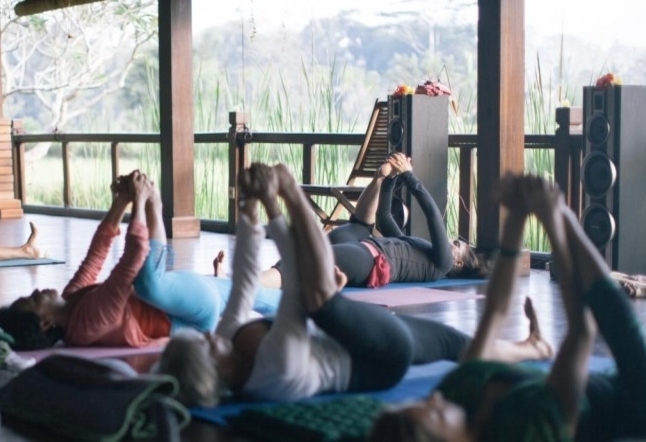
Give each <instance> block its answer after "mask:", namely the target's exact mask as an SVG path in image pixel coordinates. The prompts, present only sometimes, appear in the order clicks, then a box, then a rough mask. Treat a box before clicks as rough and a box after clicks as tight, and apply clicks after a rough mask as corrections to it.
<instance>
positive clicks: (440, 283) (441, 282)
mask: <svg viewBox="0 0 646 442" xmlns="http://www.w3.org/2000/svg"><path fill="white" fill-rule="evenodd" d="M486 283H487V280H486V279H452V278H442V279H438V280H437V281H433V282H391V283H390V284H386V285H384V286H381V287H379V288H376V289H369V288H366V287H344V288H343V290H342V291H341V293H343V294H345V295H351V294H352V293H357V292H363V291H366V290H394V289H406V288H411V287H428V288H436V289H439V288H443V287H458V286H465V285H480V284H486Z"/></svg>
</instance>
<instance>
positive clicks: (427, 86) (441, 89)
mask: <svg viewBox="0 0 646 442" xmlns="http://www.w3.org/2000/svg"><path fill="white" fill-rule="evenodd" d="M402 95H428V96H431V97H437V96H438V95H451V89H449V87H448V86H446V85H444V84H442V83H440V82H439V81H438V80H426V81H425V82H424V83H420V84H418V85H417V87H415V88H413V87H412V86H408V85H407V84H400V85H398V86H397V88H396V89H395V91H394V92H393V96H394V97H401V96H402Z"/></svg>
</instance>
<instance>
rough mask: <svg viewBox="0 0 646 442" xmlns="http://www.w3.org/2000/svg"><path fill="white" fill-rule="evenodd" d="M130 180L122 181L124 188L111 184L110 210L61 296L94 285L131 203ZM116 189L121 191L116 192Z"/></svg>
mask: <svg viewBox="0 0 646 442" xmlns="http://www.w3.org/2000/svg"><path fill="white" fill-rule="evenodd" d="M122 178H125V177H122ZM130 179H131V177H128V178H127V179H124V180H123V183H124V184H126V185H125V186H123V185H121V183H120V182H117V183H113V184H112V187H111V189H112V190H113V192H115V193H116V196H115V198H114V199H113V200H112V204H111V205H110V209H108V212H107V213H106V214H105V217H104V218H103V220H102V221H101V223H100V224H99V226H98V227H97V229H96V232H95V233H94V236H93V237H92V241H91V242H90V247H89V249H88V252H87V255H86V256H85V258H84V259H83V262H82V263H81V265H80V266H79V268H78V270H77V271H76V273H75V274H74V276H73V277H72V279H71V280H70V282H69V283H68V284H67V286H66V287H65V289H64V290H63V296H64V295H65V294H66V293H73V292H76V291H77V290H79V289H81V288H83V287H86V286H88V285H90V284H94V283H96V280H97V278H98V276H99V274H100V273H101V270H102V269H103V264H104V263H105V259H106V257H107V256H108V253H109V252H110V247H111V246H112V241H113V240H114V238H115V237H116V236H118V235H119V232H120V229H119V226H120V224H121V221H122V220H123V215H124V214H125V213H126V209H127V208H128V204H130V202H131V201H132V198H131V196H130V193H129V191H128V187H127V181H128V180H130ZM118 188H120V190H121V191H117V189H118Z"/></svg>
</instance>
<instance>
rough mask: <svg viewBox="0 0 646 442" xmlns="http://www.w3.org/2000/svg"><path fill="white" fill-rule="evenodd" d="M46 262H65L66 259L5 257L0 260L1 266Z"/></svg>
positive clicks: (32, 264)
mask: <svg viewBox="0 0 646 442" xmlns="http://www.w3.org/2000/svg"><path fill="white" fill-rule="evenodd" d="M46 264H65V261H60V260H58V259H52V258H36V259H4V260H2V261H0V267H19V266H39V265H46Z"/></svg>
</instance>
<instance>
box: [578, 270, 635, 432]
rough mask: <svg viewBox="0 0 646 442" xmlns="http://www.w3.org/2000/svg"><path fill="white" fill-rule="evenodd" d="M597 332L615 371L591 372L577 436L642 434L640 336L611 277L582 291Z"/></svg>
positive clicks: (628, 304)
mask: <svg viewBox="0 0 646 442" xmlns="http://www.w3.org/2000/svg"><path fill="white" fill-rule="evenodd" d="M585 301H586V304H587V305H588V306H589V307H590V310H591V311H592V314H593V315H594V318H595V321H596V323H597V326H598V328H599V333H600V334H601V336H603V338H604V340H605V341H606V343H607V344H608V348H609V349H610V351H611V352H612V355H613V358H614V360H615V364H616V366H617V373H616V375H614V376H609V375H608V374H594V373H593V374H591V375H590V380H589V382H588V386H587V389H586V395H587V398H588V400H589V402H590V414H589V415H587V416H585V415H584V416H585V417H584V420H582V421H581V422H580V424H579V427H578V430H577V440H586V441H594V440H616V439H619V438H626V437H642V438H643V437H645V436H646V419H644V410H646V340H644V335H643V332H642V328H641V323H640V321H639V319H638V317H637V315H636V314H635V311H634V309H633V306H632V305H631V301H630V300H629V299H628V294H627V293H626V292H625V291H624V290H623V289H621V287H619V285H618V284H617V283H616V282H615V281H614V280H612V279H611V278H609V277H608V278H604V279H602V280H600V281H598V282H597V283H596V284H595V285H594V286H593V288H592V289H591V290H590V291H589V292H588V293H587V294H586V297H585Z"/></svg>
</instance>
